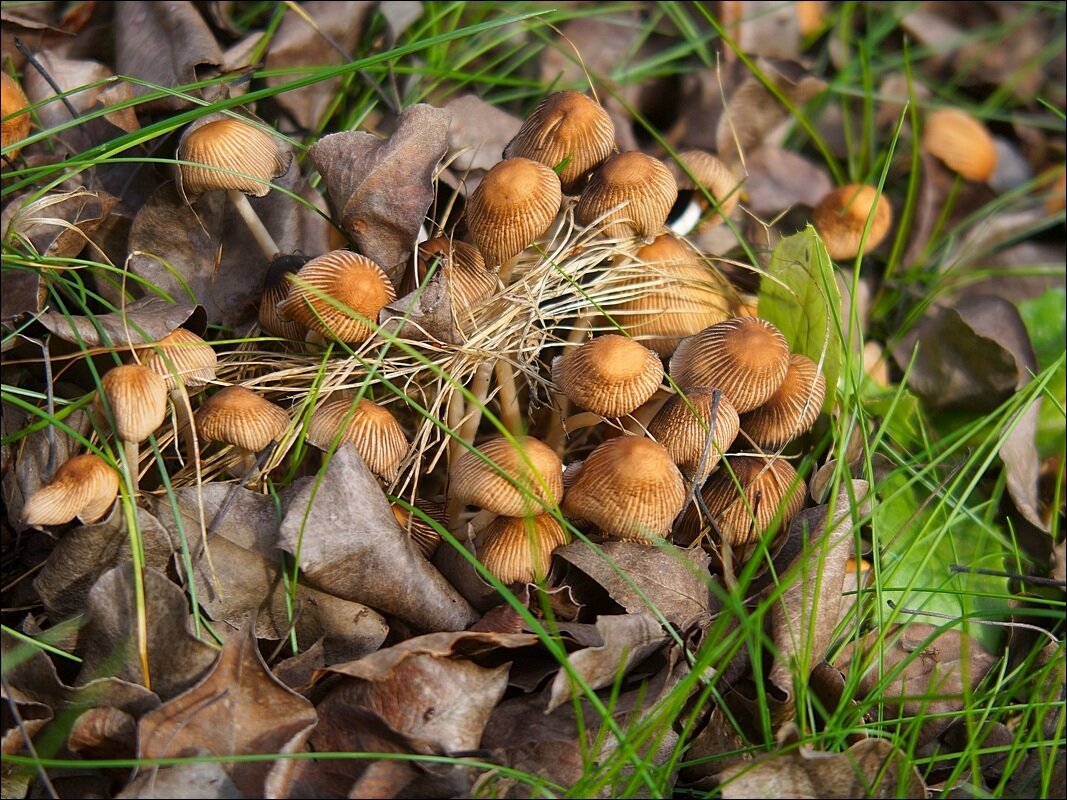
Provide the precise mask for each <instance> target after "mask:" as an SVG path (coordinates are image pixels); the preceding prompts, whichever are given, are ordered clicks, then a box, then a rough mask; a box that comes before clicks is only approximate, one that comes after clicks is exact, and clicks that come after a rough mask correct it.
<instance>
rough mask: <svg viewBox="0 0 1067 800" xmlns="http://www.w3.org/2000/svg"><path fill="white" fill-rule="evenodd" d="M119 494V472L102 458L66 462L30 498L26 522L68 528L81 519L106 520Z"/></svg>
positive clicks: (85, 457)
mask: <svg viewBox="0 0 1067 800" xmlns="http://www.w3.org/2000/svg"><path fill="white" fill-rule="evenodd" d="M118 493H119V476H118V473H117V472H115V470H114V469H113V468H112V466H111V465H110V464H108V463H107V462H106V461H104V459H102V458H100V456H97V455H93V454H92V453H88V454H85V455H80V456H74V458H72V459H70V460H69V461H67V462H65V463H64V464H63V465H62V466H61V467H60V468H59V469H58V470H56V474H55V477H53V478H52V482H51V483H49V484H48V485H47V486H42V487H41V488H40V489H38V490H37V491H36V492H34V493H33V494H31V495H30V496H29V497H28V498H27V499H26V504H25V505H24V506H23V507H22V521H23V523H25V524H26V525H29V526H31V527H34V528H39V527H42V526H45V525H64V524H66V523H68V522H70V521H71V520H72V519H74V518H75V517H77V518H78V519H80V520H81V521H82V522H84V523H87V524H88V523H93V522H97V521H98V520H100V519H102V518H103V517H104V516H105V515H106V514H107V512H108V511H109V510H110V509H111V506H112V505H113V504H114V502H115V498H116V497H117V496H118Z"/></svg>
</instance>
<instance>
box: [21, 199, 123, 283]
mask: <svg viewBox="0 0 1067 800" xmlns="http://www.w3.org/2000/svg"><path fill="white" fill-rule="evenodd" d="M24 199H25V200H26V201H28V202H23V200H24ZM118 202H119V199H118V198H117V197H113V196H112V195H110V194H108V193H107V192H104V191H89V190H87V189H82V188H78V189H73V190H71V191H69V192H54V193H51V194H46V195H44V196H43V197H40V198H37V199H35V200H34V199H31V198H30V196H29V195H27V196H26V197H25V198H16V199H15V200H13V201H11V202H10V203H9V204H8V205H7V206H6V207H5V208H4V212H3V215H2V216H0V226H2V227H3V230H4V239H5V240H7V241H10V242H11V243H12V246H13V247H16V248H18V247H26V248H27V249H29V250H31V251H32V252H34V253H37V254H39V255H41V256H47V257H51V258H57V259H63V258H74V257H75V256H76V255H78V253H80V252H81V251H82V250H83V249H84V248H85V246H86V245H87V244H88V243H89V237H90V236H91V235H92V234H93V233H94V232H95V231H96V229H97V228H99V227H100V226H101V225H102V224H103V223H104V220H105V219H106V218H107V216H108V214H110V213H111V209H112V208H113V207H114V206H115V204H116V203H118ZM9 236H10V237H12V238H11V239H8V238H7V237H9ZM16 243H18V244H16ZM5 278H6V276H5ZM5 282H6V281H5Z"/></svg>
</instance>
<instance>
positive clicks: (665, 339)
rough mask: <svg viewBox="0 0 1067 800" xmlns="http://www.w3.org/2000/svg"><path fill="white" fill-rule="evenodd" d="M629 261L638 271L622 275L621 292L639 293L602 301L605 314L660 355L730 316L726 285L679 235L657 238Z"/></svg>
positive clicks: (665, 353) (730, 292)
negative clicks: (636, 264) (633, 273)
mask: <svg viewBox="0 0 1067 800" xmlns="http://www.w3.org/2000/svg"><path fill="white" fill-rule="evenodd" d="M633 258H634V261H636V262H637V263H638V264H641V265H642V269H641V272H640V274H636V275H634V276H633V277H631V276H629V275H626V276H625V279H624V281H625V282H622V283H621V284H620V287H619V288H620V290H630V288H631V286H635V287H640V288H641V291H640V292H639V293H637V294H634V296H632V297H628V299H625V300H621V301H619V302H617V303H605V304H604V313H605V314H606V315H607V316H608V317H610V319H611V320H613V321H614V322H615V323H616V324H618V325H620V326H622V327H623V329H624V330H625V331H626V332H627V333H628V334H630V335H631V336H633V337H634V338H635V339H637V340H638V341H640V342H641V343H642V344H644V345H645V346H646V347H649V348H651V349H653V350H655V351H656V352H657V353H659V354H660V355H661V356H670V355H671V353H673V352H674V349H675V348H676V347H677V346H678V343H679V342H680V341H681V340H682V339H684V338H685V337H686V336H692V335H693V334H694V333H697V332H698V331H701V330H703V329H704V328H706V327H708V326H710V325H714V324H715V323H716V322H722V321H723V320H725V319H729V318H730V317H731V316H732V315H731V313H730V298H731V296H732V295H733V290H732V289H731V287H730V286H729V284H728V283H727V282H726V280H725V279H724V278H722V277H721V276H720V275H719V273H717V272H715V271H714V270H712V269H711V268H709V267H708V266H707V265H705V264H704V263H703V260H702V257H701V255H700V254H699V253H698V252H696V251H695V250H694V249H693V248H692V246H691V245H689V244H687V243H686V242H684V241H682V240H681V239H679V238H678V237H677V236H674V235H671V234H663V235H661V236H657V237H656V239H655V240H654V241H653V242H652V243H651V244H647V245H644V246H643V247H641V248H640V249H638V251H637V253H636V254H635V255H634V257H633ZM609 279H610V278H609ZM628 293H629V292H628Z"/></svg>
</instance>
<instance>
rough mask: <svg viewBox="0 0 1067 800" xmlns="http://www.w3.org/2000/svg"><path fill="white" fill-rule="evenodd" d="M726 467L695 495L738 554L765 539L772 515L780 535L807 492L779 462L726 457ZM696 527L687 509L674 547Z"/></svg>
mask: <svg viewBox="0 0 1067 800" xmlns="http://www.w3.org/2000/svg"><path fill="white" fill-rule="evenodd" d="M725 464H726V465H727V466H728V467H729V468H728V469H724V468H720V469H719V470H718V471H717V472H715V473H714V474H712V476H711V477H710V478H708V480H707V483H705V484H704V487H703V488H702V489H701V490H700V493H701V495H702V496H703V498H704V504H705V505H706V506H707V509H708V511H709V512H711V515H712V517H713V518H714V519H715V523H716V525H718V528H719V532H720V533H721V534H722V538H723V541H725V542H728V543H729V544H730V545H731V546H733V547H735V548H738V549H739V550H740V551H742V552H743V551H744V550H745V549H747V546H748V545H751V544H754V543H755V542H757V541H759V540H760V539H761V538H763V537H765V536H767V535H770V534H771V533H772V532H773V531H772V529H771V525H772V524H773V522H774V520H775V517H776V515H779V514H780V515H781V516H780V518H779V523H778V527H777V528H776V529H781V530H785V529H786V528H787V527H788V525H789V521H790V520H791V519H792V518H793V517H795V516H796V515H797V513H798V512H799V511H800V509H801V508H803V507H804V494H805V492H806V491H807V486H806V484H805V483H804V481H803V480H802V479H801V478H800V476H799V475H798V474H797V471H796V470H795V469H793V465H792V464H790V463H789V462H788V461H786V460H785V459H784V458H778V457H770V458H766V457H763V456H750V455H741V456H727V457H726V459H725ZM735 476H736V482H735ZM739 485H740V487H741V488H740V489H739V488H738V486H739ZM700 522H701V520H700V517H699V513H698V511H697V509H696V506H695V505H694V506H690V508H688V509H687V510H686V513H685V515H684V516H683V518H682V521H681V523H679V526H678V535H677V537H676V541H678V542H679V543H682V542H691V541H692V540H693V539H694V538H696V535H697V533H699V530H700Z"/></svg>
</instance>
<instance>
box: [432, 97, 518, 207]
mask: <svg viewBox="0 0 1067 800" xmlns="http://www.w3.org/2000/svg"><path fill="white" fill-rule="evenodd" d="M445 109H446V110H447V111H450V112H451V113H452V124H451V125H449V126H448V148H449V150H450V151H451V152H452V153H454V154H455V158H454V159H453V160H452V161H451V164H450V167H451V169H453V170H454V171H456V172H457V173H459V174H460V175H462V174H464V173H467V172H471V171H476V170H481V171H488V170H489V169H490V168H491V167H493V166H494V165H495V164H496V163H497V162H498V161H500V159H501V157H502V156H501V154H502V153H503V152H504V147H505V146H506V145H507V143H508V142H510V141H511V140H512V139H513V138H515V134H516V133H518V132H519V128H520V127H521V126H522V120H520V119H518V118H517V117H515V116H514V115H512V114H509V113H508V112H506V111H504V110H503V109H501V108H499V107H498V106H494V105H490V104H489V103H487V102H485V101H484V100H482V99H481V98H480V97H478V96H477V95H474V94H465V95H462V96H460V97H456V98H454V99H452V100H449V101H448V102H447V103H446V104H445ZM472 189H473V186H468V187H467V190H468V191H471V190H472Z"/></svg>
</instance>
